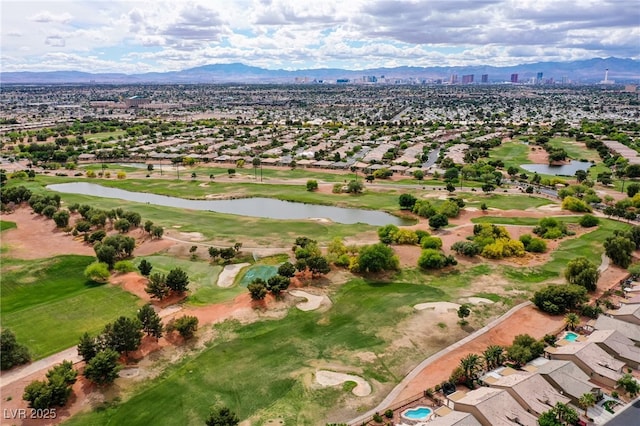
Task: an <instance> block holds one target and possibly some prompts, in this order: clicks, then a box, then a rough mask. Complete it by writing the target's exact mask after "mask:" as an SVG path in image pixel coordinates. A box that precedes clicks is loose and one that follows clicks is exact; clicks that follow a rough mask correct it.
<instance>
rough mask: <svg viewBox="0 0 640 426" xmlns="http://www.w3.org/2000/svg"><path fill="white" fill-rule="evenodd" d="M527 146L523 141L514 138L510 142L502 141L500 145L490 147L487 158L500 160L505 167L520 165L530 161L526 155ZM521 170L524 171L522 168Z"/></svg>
mask: <svg viewBox="0 0 640 426" xmlns="http://www.w3.org/2000/svg"><path fill="white" fill-rule="evenodd" d="M528 154H529V146H528V145H527V144H525V143H524V142H521V141H518V140H515V141H511V142H504V143H503V144H501V145H500V146H497V147H495V148H491V150H490V151H489V158H490V159H492V160H502V161H503V162H504V165H505V169H507V168H508V167H511V166H515V167H518V168H519V167H520V165H521V164H527V163H531V161H530V160H529V157H528ZM520 171H521V172H525V170H524V169H520Z"/></svg>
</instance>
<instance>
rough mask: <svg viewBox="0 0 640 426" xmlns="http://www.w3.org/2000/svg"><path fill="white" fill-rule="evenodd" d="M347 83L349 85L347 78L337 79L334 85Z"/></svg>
mask: <svg viewBox="0 0 640 426" xmlns="http://www.w3.org/2000/svg"><path fill="white" fill-rule="evenodd" d="M347 83H349V79H348V78H339V79H337V80H336V84H347Z"/></svg>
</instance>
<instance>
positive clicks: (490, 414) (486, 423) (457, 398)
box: [448, 387, 537, 426]
mask: <svg viewBox="0 0 640 426" xmlns="http://www.w3.org/2000/svg"><path fill="white" fill-rule="evenodd" d="M448 399H449V401H450V403H452V405H453V409H454V410H455V411H462V412H464V413H470V414H472V415H473V417H475V418H476V420H478V421H479V422H480V424H481V425H483V426H513V425H524V426H528V425H531V426H535V425H537V418H536V416H534V415H533V414H530V413H528V412H527V411H526V410H525V409H524V408H523V407H522V406H521V405H520V404H518V401H516V400H515V399H514V398H513V397H512V396H511V395H510V394H509V392H507V391H505V390H502V389H496V388H487V387H481V388H478V389H476V390H472V391H470V392H467V393H466V394H465V393H463V392H454V393H452V394H451V395H449V396H448Z"/></svg>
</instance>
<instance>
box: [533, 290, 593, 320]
mask: <svg viewBox="0 0 640 426" xmlns="http://www.w3.org/2000/svg"><path fill="white" fill-rule="evenodd" d="M588 299H589V298H588V297H587V289H586V288H585V287H582V286H579V285H573V284H566V285H548V286H546V287H543V288H542V289H540V290H538V291H536V292H535V293H534V295H533V303H534V304H535V305H536V306H537V307H538V309H540V310H541V311H544V312H547V313H549V314H551V315H561V314H564V313H565V312H566V311H567V310H568V309H576V308H578V307H579V306H580V305H582V304H583V303H585V302H586V301H587V300H588Z"/></svg>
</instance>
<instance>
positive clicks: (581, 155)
mask: <svg viewBox="0 0 640 426" xmlns="http://www.w3.org/2000/svg"><path fill="white" fill-rule="evenodd" d="M549 145H551V146H552V147H554V148H562V149H564V150H565V151H566V152H567V154H568V155H569V158H571V159H572V160H587V161H595V162H600V161H601V160H600V156H599V155H598V151H596V150H595V149H588V148H587V147H586V146H585V145H584V143H581V142H576V141H575V140H574V139H571V138H551V139H549Z"/></svg>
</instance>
